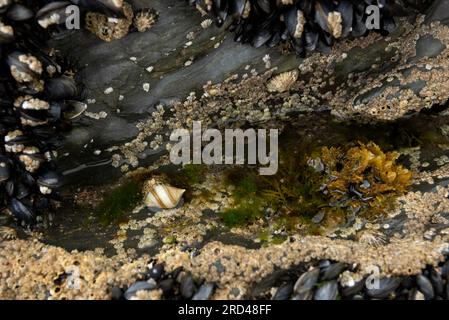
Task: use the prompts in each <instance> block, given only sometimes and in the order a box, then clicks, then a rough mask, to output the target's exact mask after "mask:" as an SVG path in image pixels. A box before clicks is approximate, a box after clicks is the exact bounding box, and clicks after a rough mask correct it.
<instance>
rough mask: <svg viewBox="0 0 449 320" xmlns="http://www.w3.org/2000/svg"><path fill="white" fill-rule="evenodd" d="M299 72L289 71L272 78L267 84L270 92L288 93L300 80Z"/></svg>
mask: <svg viewBox="0 0 449 320" xmlns="http://www.w3.org/2000/svg"><path fill="white" fill-rule="evenodd" d="M298 76H299V74H298V71H296V70H292V71H287V72H284V73H281V74H278V75H277V76H274V77H273V78H271V80H270V81H269V82H268V83H267V89H268V91H269V92H285V91H288V90H289V89H290V88H291V87H292V86H293V85H294V84H295V82H296V80H298Z"/></svg>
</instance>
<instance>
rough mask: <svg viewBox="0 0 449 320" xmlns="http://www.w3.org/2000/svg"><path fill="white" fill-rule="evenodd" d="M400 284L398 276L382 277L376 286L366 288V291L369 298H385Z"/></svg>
mask: <svg viewBox="0 0 449 320" xmlns="http://www.w3.org/2000/svg"><path fill="white" fill-rule="evenodd" d="M400 284H401V279H400V278H396V277H393V278H382V279H380V280H379V287H378V288H367V290H366V293H367V294H368V296H370V297H371V298H376V299H385V298H387V297H389V296H391V295H392V294H393V293H394V291H395V290H396V289H397V288H398V287H399V285H400Z"/></svg>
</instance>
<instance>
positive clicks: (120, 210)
mask: <svg viewBox="0 0 449 320" xmlns="http://www.w3.org/2000/svg"><path fill="white" fill-rule="evenodd" d="M141 190H142V182H141V181H139V180H134V179H130V180H127V181H125V182H124V183H123V184H121V185H120V186H118V187H116V188H114V189H112V190H111V191H109V192H108V193H107V194H106V195H105V197H104V198H103V200H102V202H101V203H100V204H99V205H98V207H97V208H96V209H95V214H96V216H97V217H98V218H99V220H100V222H101V223H103V224H105V225H107V224H110V223H113V222H122V221H124V220H126V219H127V215H128V213H129V212H130V210H132V209H133V208H134V207H135V206H136V205H137V204H139V203H140V202H141V201H142V191H141Z"/></svg>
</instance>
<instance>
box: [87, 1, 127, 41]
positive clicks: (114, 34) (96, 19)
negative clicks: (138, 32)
mask: <svg viewBox="0 0 449 320" xmlns="http://www.w3.org/2000/svg"><path fill="white" fill-rule="evenodd" d="M123 13H124V17H123V18H110V17H108V16H107V15H105V14H102V13H98V12H88V13H87V15H86V29H87V30H89V31H90V32H92V33H94V34H95V35H96V36H97V37H98V38H100V39H101V40H103V41H112V40H116V39H121V38H123V37H124V36H126V35H127V34H128V32H129V27H130V26H131V25H132V22H133V17H134V12H133V10H132V8H131V5H129V4H128V3H126V2H124V3H123Z"/></svg>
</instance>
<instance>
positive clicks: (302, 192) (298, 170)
mask: <svg viewBox="0 0 449 320" xmlns="http://www.w3.org/2000/svg"><path fill="white" fill-rule="evenodd" d="M258 180H259V185H260V189H261V196H262V197H263V199H264V200H265V201H266V202H267V203H269V204H270V206H271V207H272V208H273V209H275V210H276V211H278V212H280V213H281V214H282V215H286V214H287V215H291V216H297V217H308V218H312V217H313V216H314V215H315V214H317V213H318V211H319V210H320V209H321V208H323V207H326V206H327V205H328V202H327V200H326V198H325V197H324V195H323V194H322V193H321V192H320V188H321V186H322V183H323V177H322V176H321V175H320V174H319V173H317V172H316V171H315V170H314V169H313V168H312V167H311V166H309V165H308V164H307V158H306V156H305V154H304V153H302V152H301V153H300V152H282V153H281V158H280V163H279V170H278V172H277V174H276V175H273V176H260V177H259V178H258Z"/></svg>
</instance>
